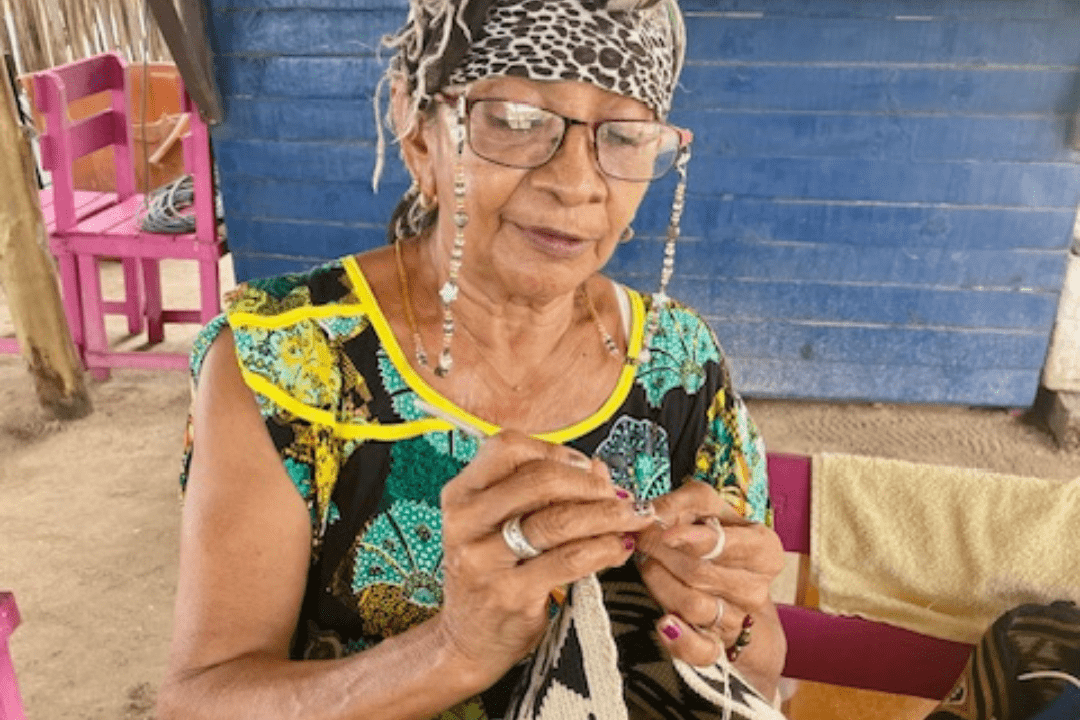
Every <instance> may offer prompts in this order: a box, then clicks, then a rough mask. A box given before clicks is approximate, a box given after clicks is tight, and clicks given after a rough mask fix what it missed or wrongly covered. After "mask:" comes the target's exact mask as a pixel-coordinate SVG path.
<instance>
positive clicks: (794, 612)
mask: <svg viewBox="0 0 1080 720" xmlns="http://www.w3.org/2000/svg"><path fill="white" fill-rule="evenodd" d="M767 460H768V466H769V492H770V495H771V497H772V501H773V513H774V518H775V529H776V532H777V534H778V535H779V536H780V541H781V542H782V543H783V545H784V549H785V550H788V551H790V552H797V553H800V554H803V555H808V554H809V553H810V495H811V474H812V473H811V462H810V458H809V457H805V456H800V455H784V454H776V453H771V454H769V455H768V458H767ZM777 610H778V611H779V613H780V621H781V623H783V625H784V633H785V635H786V636H787V640H788V655H787V661H786V664H785V667H784V676H785V677H790V678H798V679H802V680H813V681H815V682H822V683H829V684H831V685H842V686H844V687H853V688H862V689H867V690H878V691H882V692H890V693H897V694H901V695H914V696H917V697H924V698H932V699H941V698H944V697H945V695H946V693H948V692H949V690H951V689H952V687H953V683H954V682H955V681H956V679H957V678H958V677H959V676H960V673H961V671H962V670H963V668H964V665H965V664H966V663H967V659H968V656H969V655H970V654H971V646H970V645H966V644H964V643H958V642H952V641H950V640H941V639H938V638H934V637H929V636H927V635H921V634H919V633H914V632H911V631H909V630H903V629H901V628H898V627H895V626H893V625H887V624H885V623H880V622H871V621H869V620H864V619H862V618H857V617H841V616H836V615H827V614H825V613H823V612H820V611H818V610H815V609H811V608H805V607H797V606H791V605H780V606H778V608H777Z"/></svg>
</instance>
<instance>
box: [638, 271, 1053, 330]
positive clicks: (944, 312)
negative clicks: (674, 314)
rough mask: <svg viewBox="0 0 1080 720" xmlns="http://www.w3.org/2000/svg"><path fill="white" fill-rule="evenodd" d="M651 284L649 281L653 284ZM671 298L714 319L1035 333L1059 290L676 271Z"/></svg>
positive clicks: (1047, 323)
mask: <svg viewBox="0 0 1080 720" xmlns="http://www.w3.org/2000/svg"><path fill="white" fill-rule="evenodd" d="M649 285H650V286H651V285H652V283H649ZM670 287H671V295H672V297H675V298H685V299H686V300H687V301H688V302H690V303H691V304H692V305H693V306H694V307H696V308H697V309H698V310H699V311H700V312H702V313H703V314H705V315H708V316H710V317H719V318H728V319H732V320H761V319H767V318H786V319H789V320H792V321H803V322H836V321H838V320H841V319H842V320H843V321H844V322H849V323H868V324H873V325H893V326H896V327H917V328H938V329H946V328H957V329H960V328H983V329H997V330H1003V331H1010V330H1018V329H1030V330H1038V331H1040V332H1043V333H1046V334H1047V335H1049V332H1050V329H1051V328H1052V327H1053V324H1054V316H1055V313H1056V310H1057V294H1056V293H1034V292H1009V291H1000V290H985V291H978V290H959V289H942V288H926V287H912V286H893V285H888V284H884V283H880V284H879V283H875V284H840V283H825V282H798V283H791V282H768V281H750V280H725V279H719V280H717V279H712V278H697V277H690V276H688V275H687V274H686V273H683V274H676V275H675V278H674V279H673V280H672V281H671V286H670Z"/></svg>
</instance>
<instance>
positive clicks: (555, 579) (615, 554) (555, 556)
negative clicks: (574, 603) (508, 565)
mask: <svg viewBox="0 0 1080 720" xmlns="http://www.w3.org/2000/svg"><path fill="white" fill-rule="evenodd" d="M633 552H634V541H633V538H631V537H628V536H627V537H623V536H620V535H617V534H614V533H608V534H606V535H601V536H599V537H592V538H583V539H579V540H573V541H571V542H568V543H563V544H562V545H559V546H557V547H554V548H552V549H550V550H548V551H547V552H544V553H542V554H541V555H540V556H539V557H535V558H533V559H531V560H525V561H523V562H521V563H519V564H518V566H517V568H516V569H515V570H514V572H515V574H516V576H517V577H519V578H520V579H521V580H522V581H523V582H525V583H527V584H529V585H531V586H534V587H540V588H544V589H546V590H553V589H555V588H560V587H562V586H565V585H568V584H570V583H572V582H574V581H575V580H580V579H581V578H583V577H586V576H588V575H592V574H593V573H598V572H600V571H602V570H606V569H608V568H613V567H619V566H620V565H624V564H625V563H626V561H627V560H629V559H630V556H631V555H632V554H633Z"/></svg>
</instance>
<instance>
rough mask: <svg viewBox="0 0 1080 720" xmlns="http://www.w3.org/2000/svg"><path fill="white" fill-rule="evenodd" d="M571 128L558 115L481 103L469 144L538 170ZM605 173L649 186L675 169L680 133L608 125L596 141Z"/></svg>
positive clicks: (474, 110)
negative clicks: (673, 167)
mask: <svg viewBox="0 0 1080 720" xmlns="http://www.w3.org/2000/svg"><path fill="white" fill-rule="evenodd" d="M569 125H570V123H569V122H568V121H567V120H566V119H565V118H563V117H562V116H561V115H558V114H557V113H554V112H551V111H550V110H544V109H543V108H538V107H536V106H534V105H529V104H527V103H520V102H513V101H509V100H477V101H475V102H473V103H472V105H471V107H470V111H469V144H470V146H471V147H472V149H473V152H475V153H476V154H477V155H479V156H480V157H482V158H484V159H486V160H490V161H491V162H495V163H498V164H500V165H507V166H510V167H516V168H535V167H539V166H541V165H543V164H544V163H546V162H547V161H548V160H550V159H551V158H552V157H553V156H554V155H555V152H556V151H557V150H558V148H559V145H560V144H561V143H562V140H563V136H564V135H565V134H566V130H567V128H568V127H569ZM593 143H594V146H595V148H596V158H597V162H598V164H599V166H600V169H601V170H602V171H603V172H604V173H606V174H607V175H610V176H611V177H614V178H619V179H622V180H636V181H645V180H653V179H655V178H658V177H660V176H661V175H663V174H664V173H666V172H667V171H668V170H670V169H671V167H672V166H673V165H674V164H675V159H676V157H677V155H678V153H679V133H678V131H676V130H675V128H673V127H671V126H670V125H665V124H664V123H660V122H653V121H651V120H605V121H604V122H601V123H599V124H598V125H597V126H596V130H595V133H594V137H593Z"/></svg>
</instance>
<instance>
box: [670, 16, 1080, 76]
mask: <svg viewBox="0 0 1080 720" xmlns="http://www.w3.org/2000/svg"><path fill="white" fill-rule="evenodd" d="M984 4H985V3H984ZM1074 7H1075V9H1074V10H1073V12H1072V13H1070V14H1071V15H1072V18H1073V20H1074V22H1072V23H1070V22H1068V21H1067V20H1063V18H1060V17H1059V18H1038V19H1017V18H1009V19H1003V18H994V19H984V18H965V19H963V20H958V19H955V18H948V19H938V20H936V21H932V22H931V21H922V22H918V21H916V22H912V21H910V20H897V19H896V15H893V16H887V17H873V18H868V17H857V18H853V17H826V18H813V19H808V18H805V17H777V16H774V15H772V14H768V15H765V16H763V17H761V18H741V19H740V18H732V17H724V16H710V15H708V14H702V15H701V16H698V17H695V18H694V21H693V22H692V23H688V25H687V52H688V58H689V59H691V60H703V59H708V60H733V61H737V62H739V63H755V62H787V63H791V62H809V63H815V64H820V63H824V62H845V63H859V64H867V63H871V64H872V63H914V64H929V65H935V66H937V65H942V64H950V65H953V64H955V65H977V66H985V65H1016V66H1069V67H1071V66H1075V65H1076V63H1077V55H1076V52H1075V47H1076V46H1077V42H1078V40H1080V25H1078V24H1077V23H1080V6H1074Z"/></svg>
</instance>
